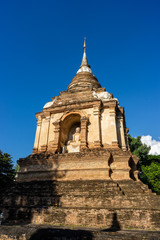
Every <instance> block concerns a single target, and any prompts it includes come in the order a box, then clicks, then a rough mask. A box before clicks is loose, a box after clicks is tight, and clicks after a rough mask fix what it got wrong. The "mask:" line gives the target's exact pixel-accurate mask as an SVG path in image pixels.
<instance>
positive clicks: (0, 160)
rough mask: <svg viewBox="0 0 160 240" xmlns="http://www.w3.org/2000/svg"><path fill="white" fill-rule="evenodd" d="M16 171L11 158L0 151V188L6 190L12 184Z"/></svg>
mask: <svg viewBox="0 0 160 240" xmlns="http://www.w3.org/2000/svg"><path fill="white" fill-rule="evenodd" d="M15 174H16V170H15V169H14V166H13V163H12V157H11V156H10V155H9V154H8V153H2V151H1V150H0V188H1V189H2V188H6V187H8V186H9V185H11V183H12V182H13V180H14V178H15Z"/></svg>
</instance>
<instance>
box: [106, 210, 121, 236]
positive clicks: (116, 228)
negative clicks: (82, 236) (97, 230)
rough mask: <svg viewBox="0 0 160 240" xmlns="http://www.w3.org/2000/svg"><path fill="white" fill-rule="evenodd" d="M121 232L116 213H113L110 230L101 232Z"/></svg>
mask: <svg viewBox="0 0 160 240" xmlns="http://www.w3.org/2000/svg"><path fill="white" fill-rule="evenodd" d="M120 230H121V226H120V223H119V221H118V218H117V213H113V219H112V225H111V227H110V228H106V229H104V230H102V231H103V232H117V231H120Z"/></svg>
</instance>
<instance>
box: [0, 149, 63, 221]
mask: <svg viewBox="0 0 160 240" xmlns="http://www.w3.org/2000/svg"><path fill="white" fill-rule="evenodd" d="M50 157H51V163H52V164H53V165H54V166H56V167H55V169H54V171H52V177H53V178H55V179H56V178H57V176H58V177H59V178H61V177H63V176H64V175H65V174H66V172H63V173H62V176H59V175H58V171H57V169H58V166H59V164H58V158H57V156H54V158H53V159H52V155H50V154H45V153H41V154H34V155H30V156H28V157H27V158H24V159H20V160H19V163H20V166H21V165H22V167H25V164H30V165H32V164H35V165H36V166H37V165H39V167H40V168H41V164H42V162H43V161H46V162H47V161H48V159H49V158H50ZM23 165H24V166H23ZM46 174H47V172H46ZM21 175H22V176H23V173H21ZM57 184H58V183H57V181H56V180H52V181H50V180H49V181H46V180H43V179H40V177H39V181H30V182H26V181H25V182H14V184H13V185H12V186H11V188H8V189H7V190H6V191H5V192H4V194H3V196H2V197H0V200H1V201H0V210H2V211H3V213H4V222H6V223H18V224H22V223H24V222H25V223H31V222H32V219H33V215H34V213H35V212H38V213H40V214H41V212H42V211H43V210H44V209H47V208H49V207H60V206H61V202H60V198H61V196H60V195H59V194H58V192H57Z"/></svg>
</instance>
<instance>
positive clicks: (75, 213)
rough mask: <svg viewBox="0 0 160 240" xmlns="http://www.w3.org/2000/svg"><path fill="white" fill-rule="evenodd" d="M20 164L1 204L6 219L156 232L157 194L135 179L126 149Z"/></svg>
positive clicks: (32, 158)
mask: <svg viewBox="0 0 160 240" xmlns="http://www.w3.org/2000/svg"><path fill="white" fill-rule="evenodd" d="M87 156H88V157H87ZM89 156H90V158H89ZM118 156H119V158H118ZM120 158H121V169H120V164H119V162H120V161H119V160H120ZM127 159H128V160H127ZM85 160H86V162H85ZM105 161H106V164H104V163H105ZM43 162H44V163H45V165H44V166H43ZM51 162H52V164H51ZM102 162H103V164H102ZM126 162H127V165H128V170H127V169H126V165H125V163H126ZM31 163H32V165H30V164H31ZM19 164H20V166H21V172H20V173H19V175H18V179H17V182H16V183H15V186H14V187H13V188H12V191H8V194H7V197H5V198H4V199H3V203H2V205H1V206H0V207H1V209H2V206H3V212H4V217H5V219H4V221H5V222H12V223H13V222H15V223H22V222H25V223H26V222H30V223H34V224H52V225H77V226H88V227H102V228H104V227H105V228H112V229H113V228H115V229H131V228H133V229H146V230H149V229H150V230H160V227H159V226H160V205H159V197H158V196H157V195H155V194H153V193H152V192H151V191H150V190H149V189H148V187H147V186H146V185H144V184H143V183H142V182H140V181H137V180H136V178H135V176H134V169H133V165H134V164H133V159H132V156H131V155H130V153H129V152H123V151H121V153H120V152H119V154H118V155H117V153H116V151H114V152H113V151H109V150H103V151H101V150H94V151H91V152H90V154H88V153H87V152H86V153H85V152H84V153H79V154H78V153H77V154H64V155H63V154H59V155H53V154H48V153H44V154H42V153H41V154H36V155H31V156H29V157H27V158H26V159H21V160H20V161H19ZM54 164H57V165H54ZM85 164H86V165H85ZM102 165H103V166H102ZM129 165H130V167H129ZM38 166H41V167H39V168H38ZM53 166H56V167H55V169H53ZM75 166H77V167H76V168H75ZM87 166H88V169H87ZM31 167H32V168H31ZM69 167H70V168H69ZM85 167H86V169H85ZM49 168H50V171H49ZM67 168H69V169H68V170H67ZM42 169H43V171H42ZM89 169H90V171H89ZM93 169H94V170H93ZM31 170H32V171H31ZM87 172H88V175H87ZM118 172H119V173H121V174H119V176H121V179H120V177H119V179H118V178H117V176H118ZM127 172H128V175H127ZM53 173H54V174H53ZM62 173H63V174H62ZM105 173H106V175H105ZM98 174H99V175H98ZM47 176H48V179H46V178H47ZM51 176H52V178H53V179H52V180H51V179H50V178H51ZM91 176H92V178H93V179H91ZM98 176H99V179H98ZM36 177H37V180H36V179H35V178H36ZM131 177H132V178H133V179H134V180H133V179H131ZM71 178H73V179H72V180H71ZM81 178H83V180H80V179H81ZM96 178H97V179H96ZM18 181H19V182H18Z"/></svg>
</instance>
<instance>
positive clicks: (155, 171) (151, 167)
mask: <svg viewBox="0 0 160 240" xmlns="http://www.w3.org/2000/svg"><path fill="white" fill-rule="evenodd" d="M128 140H129V146H130V150H131V152H132V153H133V154H134V155H137V156H138V157H139V162H138V165H137V167H138V170H139V171H140V174H139V177H140V180H141V181H142V182H143V183H145V184H147V185H148V186H149V188H151V189H152V190H153V191H154V192H156V193H157V194H160V155H158V156H157V155H149V151H150V147H147V145H146V144H142V142H141V137H140V136H138V137H137V138H133V137H131V135H128Z"/></svg>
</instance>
